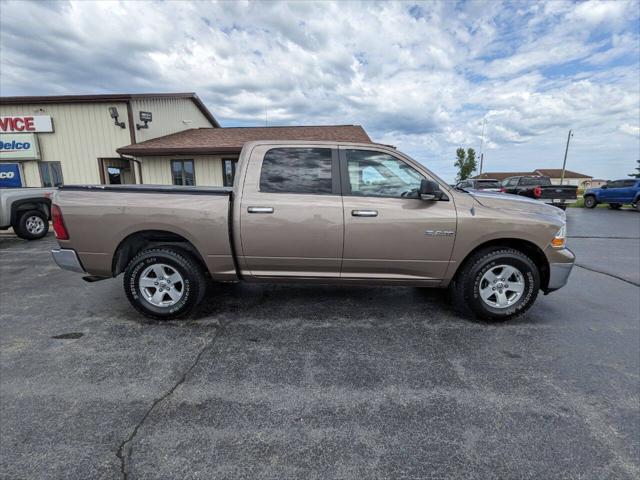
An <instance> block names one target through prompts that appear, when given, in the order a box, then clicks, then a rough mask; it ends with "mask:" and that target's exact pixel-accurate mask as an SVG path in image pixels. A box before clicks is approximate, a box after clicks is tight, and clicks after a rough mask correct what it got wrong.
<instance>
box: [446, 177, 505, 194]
mask: <svg viewBox="0 0 640 480" xmlns="http://www.w3.org/2000/svg"><path fill="white" fill-rule="evenodd" d="M501 186H502V185H501V184H500V180H496V179H494V178H470V179H468V180H463V181H461V182H458V183H457V184H456V188H461V189H463V190H485V191H488V192H499V191H500V187H501Z"/></svg>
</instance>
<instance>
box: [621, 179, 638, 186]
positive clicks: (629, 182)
mask: <svg viewBox="0 0 640 480" xmlns="http://www.w3.org/2000/svg"><path fill="white" fill-rule="evenodd" d="M635 184H636V181H635V180H623V181H622V186H623V187H633V186H634V185H635Z"/></svg>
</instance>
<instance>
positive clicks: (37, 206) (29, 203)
mask: <svg viewBox="0 0 640 480" xmlns="http://www.w3.org/2000/svg"><path fill="white" fill-rule="evenodd" d="M26 210H39V211H41V212H42V213H44V214H45V215H46V216H47V220H50V219H51V199H50V198H44V197H33V198H21V199H19V200H16V201H14V202H13V203H12V204H11V225H15V224H16V222H17V221H18V219H19V217H20V212H23V211H26Z"/></svg>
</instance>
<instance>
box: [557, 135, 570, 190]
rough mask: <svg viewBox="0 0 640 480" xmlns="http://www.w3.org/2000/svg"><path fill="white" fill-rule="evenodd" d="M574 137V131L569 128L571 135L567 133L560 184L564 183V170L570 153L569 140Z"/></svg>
mask: <svg viewBox="0 0 640 480" xmlns="http://www.w3.org/2000/svg"><path fill="white" fill-rule="evenodd" d="M571 137H573V133H572V132H571V130H569V135H567V147H566V148H565V149H564V161H563V162H562V176H561V177H560V185H562V184H563V183H564V171H565V168H566V167H567V153H569V140H571Z"/></svg>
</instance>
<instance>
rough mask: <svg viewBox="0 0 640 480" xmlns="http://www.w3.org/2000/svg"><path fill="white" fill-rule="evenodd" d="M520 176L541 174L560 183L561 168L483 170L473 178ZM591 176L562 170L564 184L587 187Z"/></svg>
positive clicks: (554, 182)
mask: <svg viewBox="0 0 640 480" xmlns="http://www.w3.org/2000/svg"><path fill="white" fill-rule="evenodd" d="M520 176H543V177H549V178H550V179H551V183H552V184H553V185H560V179H561V177H562V169H561V168H538V169H536V170H533V171H531V172H485V173H483V174H481V175H476V176H475V177H473V178H493V179H495V180H500V181H502V180H504V179H505V178H509V177H520ZM592 180H593V178H592V177H591V176H589V175H585V174H584V173H578V172H572V171H571V170H565V171H564V182H563V183H564V185H575V186H577V187H580V188H588V187H589V186H590V185H591V182H592Z"/></svg>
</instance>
